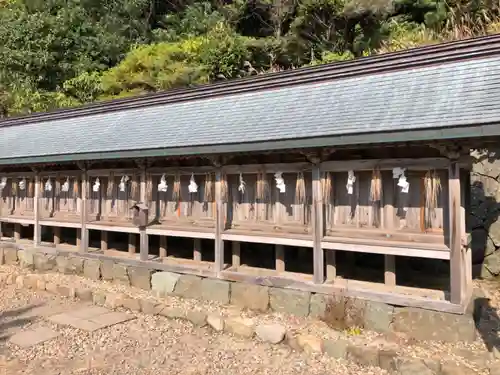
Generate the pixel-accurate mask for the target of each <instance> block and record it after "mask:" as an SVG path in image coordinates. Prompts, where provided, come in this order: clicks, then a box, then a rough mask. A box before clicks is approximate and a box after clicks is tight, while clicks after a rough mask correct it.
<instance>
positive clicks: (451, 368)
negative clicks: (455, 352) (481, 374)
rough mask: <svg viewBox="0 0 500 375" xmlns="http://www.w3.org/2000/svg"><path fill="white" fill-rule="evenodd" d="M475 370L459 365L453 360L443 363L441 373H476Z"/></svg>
mask: <svg viewBox="0 0 500 375" xmlns="http://www.w3.org/2000/svg"><path fill="white" fill-rule="evenodd" d="M474 374H476V372H475V371H472V370H471V369H469V368H468V367H465V366H464V365H458V364H456V363H453V362H449V361H447V362H444V363H442V364H441V374H440V375H474Z"/></svg>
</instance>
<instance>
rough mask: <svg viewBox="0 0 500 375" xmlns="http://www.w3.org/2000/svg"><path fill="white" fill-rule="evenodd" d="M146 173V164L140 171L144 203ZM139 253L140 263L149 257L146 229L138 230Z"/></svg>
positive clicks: (145, 196)
mask: <svg viewBox="0 0 500 375" xmlns="http://www.w3.org/2000/svg"><path fill="white" fill-rule="evenodd" d="M146 189H147V173H146V163H145V164H144V166H143V168H142V169H141V197H140V198H141V201H142V202H143V203H146V201H147V191H146ZM139 251H140V259H141V260H142V261H146V260H148V256H149V238H148V234H147V232H146V227H141V228H139Z"/></svg>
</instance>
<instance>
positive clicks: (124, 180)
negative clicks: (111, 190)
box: [118, 176, 129, 193]
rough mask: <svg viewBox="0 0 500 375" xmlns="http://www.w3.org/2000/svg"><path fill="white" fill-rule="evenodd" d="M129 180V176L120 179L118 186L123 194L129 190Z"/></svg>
mask: <svg viewBox="0 0 500 375" xmlns="http://www.w3.org/2000/svg"><path fill="white" fill-rule="evenodd" d="M128 180H129V178H128V176H122V178H121V179H120V183H119V184H118V188H119V189H120V191H121V192H122V193H124V192H125V190H127V181H128Z"/></svg>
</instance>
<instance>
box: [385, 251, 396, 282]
mask: <svg viewBox="0 0 500 375" xmlns="http://www.w3.org/2000/svg"><path fill="white" fill-rule="evenodd" d="M384 266H385V267H384V268H385V272H384V283H385V285H389V286H395V285H396V257H395V256H394V255H385V258H384Z"/></svg>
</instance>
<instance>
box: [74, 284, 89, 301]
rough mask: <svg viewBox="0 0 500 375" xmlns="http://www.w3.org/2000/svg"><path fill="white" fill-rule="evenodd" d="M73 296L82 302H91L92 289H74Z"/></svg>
mask: <svg viewBox="0 0 500 375" xmlns="http://www.w3.org/2000/svg"><path fill="white" fill-rule="evenodd" d="M75 296H76V298H79V299H81V300H82V301H92V289H88V288H82V287H80V288H76V290H75Z"/></svg>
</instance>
